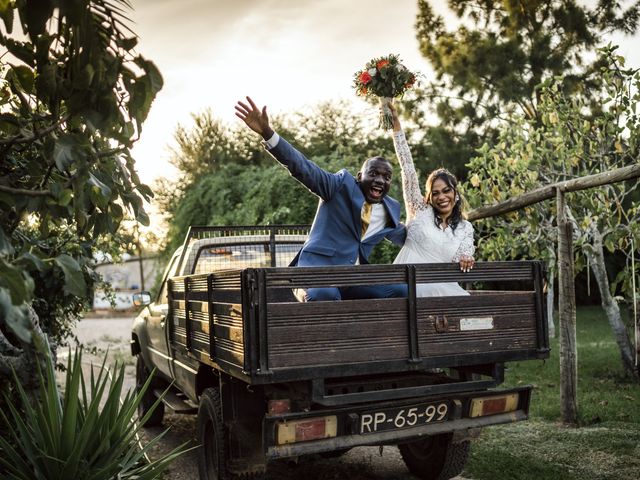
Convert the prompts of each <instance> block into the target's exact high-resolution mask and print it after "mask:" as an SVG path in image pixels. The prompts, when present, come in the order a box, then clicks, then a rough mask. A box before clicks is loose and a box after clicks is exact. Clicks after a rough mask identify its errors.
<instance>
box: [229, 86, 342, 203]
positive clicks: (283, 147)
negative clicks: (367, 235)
mask: <svg viewBox="0 0 640 480" xmlns="http://www.w3.org/2000/svg"><path fill="white" fill-rule="evenodd" d="M235 108H236V116H237V117H238V118H239V119H240V120H242V121H243V122H244V123H245V125H247V127H249V128H250V129H251V130H253V131H254V132H256V133H257V134H258V135H260V136H261V137H262V138H263V139H264V140H265V143H267V144H268V140H270V139H272V137H274V136H275V139H274V140H275V141H274V140H272V142H273V144H272V145H267V149H268V150H269V153H271V155H273V157H274V158H275V159H276V160H277V161H278V162H280V163H281V164H283V165H284V166H285V167H286V168H287V169H288V170H289V172H290V173H291V175H293V177H295V178H296V180H298V181H299V182H300V183H302V184H303V185H304V186H305V187H307V188H308V189H309V190H311V191H312V192H313V193H315V194H316V195H318V196H319V197H320V198H322V199H324V200H330V199H331V197H333V195H334V193H335V192H336V190H337V189H338V188H339V187H340V185H341V184H342V182H343V180H344V175H345V173H346V172H344V171H341V172H339V173H329V172H327V171H325V170H323V169H322V168H320V167H319V166H318V165H316V164H315V163H314V162H312V161H311V160H309V159H308V158H306V157H305V156H304V155H303V154H302V153H300V152H299V151H298V150H296V149H295V148H294V147H293V146H291V145H290V144H289V143H288V142H287V141H285V140H284V139H283V138H280V137H278V136H277V135H276V134H275V132H274V131H273V129H272V128H271V126H270V125H269V116H268V115H267V107H266V106H264V107H262V109H260V108H259V107H258V106H256V104H255V103H254V101H253V100H252V99H251V97H247V102H246V103H245V102H240V101H239V102H238V103H237V104H236V107H235Z"/></svg>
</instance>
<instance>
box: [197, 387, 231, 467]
mask: <svg viewBox="0 0 640 480" xmlns="http://www.w3.org/2000/svg"><path fill="white" fill-rule="evenodd" d="M198 442H199V443H200V449H199V450H198V471H199V472H200V480H228V479H230V478H232V477H231V476H230V475H228V474H227V451H226V450H227V449H226V447H227V445H226V435H225V431H224V423H223V422H222V400H221V399H220V392H219V390H218V389H217V388H206V389H205V390H204V392H202V396H201V397H200V405H199V406H198Z"/></svg>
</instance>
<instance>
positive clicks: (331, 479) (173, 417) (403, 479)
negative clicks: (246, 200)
mask: <svg viewBox="0 0 640 480" xmlns="http://www.w3.org/2000/svg"><path fill="white" fill-rule="evenodd" d="M132 321H133V319H132V318H131V317H126V318H100V317H99V318H85V319H84V320H82V321H81V322H80V323H79V324H78V326H77V328H76V335H77V336H78V339H79V340H80V341H81V342H82V343H83V344H84V345H85V349H86V351H85V353H84V356H83V359H84V363H85V364H86V365H89V363H90V362H93V363H94V364H99V363H101V361H102V358H103V357H104V352H106V351H107V350H108V351H109V358H110V361H112V360H118V361H120V362H122V363H124V364H125V372H126V381H125V385H126V386H128V387H133V386H134V385H135V363H134V359H133V357H132V356H131V354H130V350H129V340H130V338H131V323H132ZM89 349H93V350H94V353H90V352H89ZM65 355H66V352H64V353H62V355H61V357H64V356H65ZM195 420H196V419H195V416H193V415H178V414H173V413H170V410H168V412H167V413H166V414H165V418H164V423H163V425H162V426H161V427H158V428H150V429H147V430H146V431H145V433H144V436H145V437H146V440H149V439H151V438H153V437H154V436H156V435H159V434H160V433H162V432H163V431H164V430H166V429H167V428H168V429H169V431H168V432H167V434H166V435H165V437H164V438H163V440H162V442H161V443H160V445H158V446H156V448H155V449H154V450H153V451H152V453H151V456H152V457H155V456H161V455H163V454H165V453H166V452H169V451H171V450H172V449H173V448H175V447H177V446H179V445H181V444H183V443H185V442H190V444H191V445H195V431H196V425H195ZM143 441H144V440H143ZM196 455H197V453H196V451H195V450H193V451H190V452H188V453H186V454H185V455H183V456H182V457H180V458H179V459H178V460H176V461H175V462H174V463H173V464H172V466H171V467H170V469H169V473H168V475H166V477H165V478H166V479H171V480H194V479H197V478H198V467H197V462H196ZM268 478H269V479H270V480H285V479H301V478H303V479H304V480H337V479H347V478H348V479H350V480H392V479H393V480H415V478H416V477H414V476H412V475H410V474H409V473H408V471H407V468H406V467H405V465H404V462H403V461H402V458H401V457H400V453H399V452H398V449H397V448H396V447H384V449H383V450H382V454H381V453H380V448H379V447H357V448H354V449H352V450H351V451H349V452H348V453H346V454H345V455H343V456H342V457H339V458H322V457H320V456H310V457H305V458H301V459H299V460H298V461H297V462H293V461H290V460H287V461H284V460H280V461H277V462H272V463H270V464H269V468H268ZM456 479H457V480H465V479H463V478H462V477H456Z"/></svg>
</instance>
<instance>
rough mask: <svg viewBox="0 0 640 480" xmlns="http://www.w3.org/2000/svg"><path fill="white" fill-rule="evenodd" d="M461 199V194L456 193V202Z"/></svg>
mask: <svg viewBox="0 0 640 480" xmlns="http://www.w3.org/2000/svg"><path fill="white" fill-rule="evenodd" d="M459 201H460V195H458V194H457V193H456V202H459Z"/></svg>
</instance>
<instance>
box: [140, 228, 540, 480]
mask: <svg viewBox="0 0 640 480" xmlns="http://www.w3.org/2000/svg"><path fill="white" fill-rule="evenodd" d="M307 232H308V226H264V227H257V226H254V227H191V229H190V231H189V233H188V235H187V237H186V239H185V242H184V244H183V246H182V247H181V248H179V249H178V251H177V252H176V253H175V254H174V255H173V257H172V258H171V260H170V262H169V264H168V266H167V268H166V271H165V273H164V279H163V280H162V284H161V287H160V289H159V292H158V294H157V296H156V297H155V299H152V298H151V295H150V294H149V293H148V292H141V293H140V294H137V295H136V298H135V299H134V300H135V302H136V303H137V304H138V305H143V306H144V308H143V309H142V311H141V313H140V314H139V316H138V317H137V318H136V319H135V321H134V323H133V328H132V340H131V350H132V354H133V355H134V356H137V364H136V377H137V384H138V385H143V384H144V383H145V382H146V381H147V379H148V378H149V376H150V375H152V372H154V373H153V376H152V379H151V382H152V388H151V389H148V390H147V391H146V393H145V395H144V399H143V402H142V403H141V404H140V408H139V414H140V415H141V416H143V415H144V414H147V413H148V412H151V414H150V416H149V417H148V421H147V422H146V425H147V426H148V425H157V424H159V423H161V422H162V418H163V414H164V406H165V405H167V406H168V407H169V408H171V409H172V410H173V411H174V412H179V413H192V414H197V422H196V423H197V438H198V440H199V442H200V444H201V446H200V448H199V453H198V464H199V474H200V478H201V480H224V479H232V478H238V477H242V478H261V477H264V475H265V472H266V468H267V464H268V462H269V461H270V460H273V459H278V458H287V457H298V456H301V455H309V454H322V455H325V456H336V455H340V454H342V453H344V452H346V451H348V450H349V449H350V448H352V447H355V446H361V445H381V446H382V445H397V446H398V448H399V450H400V453H401V455H402V458H403V460H404V462H405V464H406V465H407V467H408V469H409V471H410V472H411V473H412V474H414V475H415V476H416V477H418V478H422V479H448V478H451V477H454V476H456V475H457V474H459V473H460V472H461V471H462V469H463V467H464V465H465V462H466V460H467V457H468V455H469V448H470V440H471V439H472V438H474V437H475V436H477V434H478V432H479V430H480V429H481V428H482V427H486V426H489V425H497V424H503V423H509V422H516V421H521V420H526V419H527V418H528V412H529V403H530V400H531V392H532V387H531V386H519V387H517V388H509V389H504V388H503V389H500V388H496V387H498V386H499V385H500V384H501V383H502V382H503V381H504V372H505V362H509V361H520V360H528V359H543V358H547V357H548V356H549V340H548V332H547V319H546V312H547V310H546V307H545V296H544V294H543V283H544V274H545V272H544V266H543V263H541V262H539V261H517V262H478V263H477V264H476V266H475V268H474V269H473V270H472V271H470V272H466V273H463V272H461V271H460V269H459V267H458V266H457V265H456V264H453V263H452V264H415V265H356V266H337V267H304V268H302V267H288V266H287V265H289V263H290V262H291V260H292V259H293V257H294V256H295V254H296V253H297V251H298V250H299V249H300V247H301V246H302V244H303V243H304V241H305V239H306V236H307ZM428 282H460V283H461V284H462V285H463V286H464V287H465V288H466V289H467V290H468V291H469V293H470V295H468V296H457V297H417V296H416V294H415V291H416V288H415V286H416V283H428ZM397 283H403V284H406V285H407V287H408V296H407V297H406V298H388V299H386V298H385V299H367V300H343V301H326V302H308V303H299V302H297V301H296V300H295V298H294V296H293V294H292V289H295V288H308V287H313V286H315V287H323V286H325V287H326V286H345V285H377V284H397ZM157 398H162V403H160V406H159V407H158V408H155V410H154V409H153V406H154V404H156V403H157V402H156V400H157Z"/></svg>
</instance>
